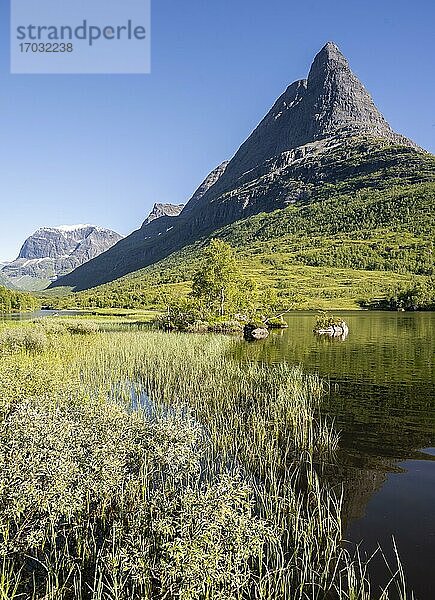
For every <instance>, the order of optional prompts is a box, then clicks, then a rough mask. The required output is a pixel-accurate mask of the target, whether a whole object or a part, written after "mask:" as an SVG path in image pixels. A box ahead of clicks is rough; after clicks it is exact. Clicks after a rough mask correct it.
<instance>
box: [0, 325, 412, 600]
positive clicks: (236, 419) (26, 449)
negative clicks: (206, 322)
mask: <svg viewBox="0 0 435 600" xmlns="http://www.w3.org/2000/svg"><path fill="white" fill-rule="evenodd" d="M41 328H42V329H44V328H45V331H44V335H45V336H46V337H47V339H48V340H49V341H48V344H47V346H46V347H45V349H43V350H42V351H41V352H40V353H29V352H27V351H26V350H25V349H23V348H21V349H18V350H17V351H16V352H15V353H14V354H11V353H6V354H5V355H4V357H3V359H2V361H1V362H0V412H1V415H2V418H1V425H0V441H1V455H0V553H1V560H2V561H3V562H2V563H0V565H1V564H2V565H3V566H2V572H1V574H0V597H1V598H2V599H3V598H5V599H6V598H8V600H9V599H12V598H25V599H29V600H30V599H32V600H37V599H38V600H42V599H48V598H50V599H53V600H54V599H61V598H62V599H63V598H65V599H69V598H77V599H87V598H90V599H93V600H94V599H95V600H100V599H101V600H102V599H107V600H109V599H111V600H115V599H116V600H124V599H125V600H127V599H138V600H147V599H151V598H153V599H154V598H157V599H163V598H166V599H170V598H179V599H180V600H194V599H198V600H200V599H213V600H215V599H216V600H229V599H248V598H249V599H251V598H258V599H264V600H266V599H271V600H274V599H275V600H278V599H279V600H281V599H286V598H289V599H290V598H292V599H315V598H319V599H320V598H325V597H329V596H330V597H331V598H333V597H343V598H349V599H356V598H361V599H363V600H364V599H365V598H368V597H369V596H370V594H369V595H367V593H368V592H367V589H368V579H367V575H366V571H365V567H364V565H363V563H362V562H361V561H360V560H359V559H358V558H357V557H356V558H353V557H351V556H350V554H349V553H348V552H347V551H346V550H344V548H343V547H342V544H341V539H342V531H341V496H340V493H339V491H338V492H337V491H336V490H333V489H332V488H331V487H330V486H329V485H328V484H327V483H326V482H323V480H322V476H321V468H320V467H319V465H321V463H322V461H323V460H325V459H326V460H327V461H329V462H331V461H333V460H334V455H335V451H336V449H337V445H338V436H337V434H336V433H335V432H334V430H333V428H332V426H331V425H330V424H328V423H327V422H325V421H324V420H323V419H322V417H321V416H320V404H321V401H322V395H323V393H324V390H323V384H322V382H321V381H320V380H319V379H318V378H317V377H316V376H307V375H304V374H303V373H302V371H301V370H300V369H299V368H295V367H292V366H290V365H288V364H279V365H263V364H243V363H240V362H239V361H237V360H236V358H235V354H236V347H237V344H238V342H237V341H236V340H234V339H231V338H228V337H224V336H216V335H182V334H165V333H160V332H148V331H144V332H141V331H135V332H133V331H125V330H124V331H110V332H101V331H100V332H98V331H97V330H96V329H93V330H92V331H87V333H88V334H89V335H85V336H82V335H80V336H77V335H74V334H73V333H72V330H71V328H68V326H66V325H64V323H63V324H62V326H60V327H59V328H57V326H56V323H55V321H52V322H51V324H50V325H45V324H43V325H42V326H41V325H39V324H35V325H34V326H33V328H30V329H29V331H34V332H41ZM26 329H27V328H26ZM398 577H399V575H398V574H395V576H394V581H396V580H397V579H398ZM402 587H403V586H402ZM401 589H402V588H401ZM382 594H384V595H382V596H379V597H380V598H382V600H385V598H387V597H388V591H386V592H382ZM370 597H371V596H370ZM405 597H406V593H405V595H404V596H403V598H405Z"/></svg>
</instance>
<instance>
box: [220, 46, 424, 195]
mask: <svg viewBox="0 0 435 600" xmlns="http://www.w3.org/2000/svg"><path fill="white" fill-rule="evenodd" d="M355 135H364V136H372V137H377V138H384V139H388V140H390V141H392V142H395V143H400V144H405V145H407V146H414V147H415V146H416V145H415V144H414V143H413V142H411V141H410V140H407V139H406V138H404V137H403V136H401V135H398V134H396V133H394V131H393V130H392V129H391V127H390V126H389V124H388V123H387V121H386V120H385V119H384V117H383V116H382V115H381V113H380V112H379V110H378V109H377V108H376V106H375V104H374V102H373V100H372V98H371V96H370V94H369V93H368V92H367V90H366V89H365V87H364V86H363V84H362V83H361V82H360V80H359V79H358V77H356V75H355V74H354V73H353V72H352V70H351V68H350V66H349V63H348V61H347V59H346V57H345V56H344V55H343V54H342V53H341V51H340V50H339V48H338V46H337V45H336V44H335V43H334V42H328V43H327V44H325V46H323V48H322V49H321V50H320V52H319V53H318V54H317V55H316V57H315V58H314V61H313V63H312V65H311V69H310V72H309V75H308V79H301V80H299V81H295V82H294V83H292V84H291V85H289V87H288V88H287V89H286V91H285V92H284V93H283V94H282V96H280V98H278V100H277V101H276V102H275V104H274V106H273V107H272V109H271V110H270V111H269V113H268V114H267V115H266V116H265V118H264V119H263V120H262V121H261V123H260V124H259V125H258V127H257V128H256V129H255V131H254V132H253V133H252V134H251V135H250V137H249V138H248V139H247V140H246V142H245V143H244V144H243V145H242V146H241V147H240V149H239V151H238V152H237V153H236V155H235V156H234V158H233V159H232V160H231V161H230V163H229V165H228V168H227V170H226V172H225V174H224V176H223V177H222V181H221V184H222V185H223V184H224V183H226V182H230V184H232V183H234V182H235V180H236V179H237V178H239V177H240V176H242V175H243V174H244V173H246V172H247V171H250V170H252V169H254V168H256V167H258V166H259V165H261V164H263V163H264V162H265V161H266V160H269V159H271V158H273V157H276V156H278V155H279V154H281V153H282V152H286V151H288V150H294V149H296V148H299V147H301V146H305V145H306V144H309V143H312V142H317V141H319V140H324V139H328V138H334V139H343V138H344V137H349V136H355Z"/></svg>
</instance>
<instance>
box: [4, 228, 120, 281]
mask: <svg viewBox="0 0 435 600" xmlns="http://www.w3.org/2000/svg"><path fill="white" fill-rule="evenodd" d="M121 239H122V236H121V235H119V234H118V233H116V232H114V231H111V230H110V229H104V228H102V227H95V226H93V225H64V226H60V227H42V228H41V229H38V230H37V231H36V232H35V233H34V234H32V235H31V236H30V237H29V238H27V240H26V241H25V242H24V244H23V245H22V247H21V250H20V252H19V255H18V258H17V259H16V260H14V261H13V262H10V263H7V264H5V265H4V266H3V269H2V274H3V275H4V276H6V277H7V278H8V279H9V280H10V281H11V282H12V283H13V284H15V285H16V286H18V287H25V288H27V289H38V288H39V287H41V285H40V283H39V282H44V281H46V280H51V281H54V280H56V279H57V278H58V277H59V276H61V275H65V274H67V273H69V272H71V271H73V270H74V269H75V268H77V267H79V266H80V265H82V264H84V263H86V262H87V261H89V260H91V259H93V258H95V257H97V256H98V255H100V254H101V253H102V252H105V251H106V250H108V249H109V248H111V247H112V246H113V245H114V244H116V243H117V242H119V240H121ZM32 280H35V281H32ZM32 284H34V287H33V288H32Z"/></svg>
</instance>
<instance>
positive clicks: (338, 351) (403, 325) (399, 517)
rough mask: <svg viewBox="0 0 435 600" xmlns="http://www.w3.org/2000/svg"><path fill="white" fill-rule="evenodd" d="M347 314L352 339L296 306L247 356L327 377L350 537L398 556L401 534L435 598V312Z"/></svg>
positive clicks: (427, 598) (385, 576)
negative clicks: (327, 329) (319, 328)
mask: <svg viewBox="0 0 435 600" xmlns="http://www.w3.org/2000/svg"><path fill="white" fill-rule="evenodd" d="M49 314H50V311H43V312H42V313H38V314H36V313H33V314H31V315H22V317H23V318H24V317H26V316H27V317H30V318H35V317H39V316H43V315H46V316H48V315H49ZM62 314H65V313H62ZM69 314H71V313H69ZM339 314H340V316H341V317H343V318H344V319H345V320H346V321H347V323H348V325H349V329H350V333H349V336H348V337H347V339H346V340H340V339H330V338H328V337H326V336H322V337H319V336H316V335H315V334H313V331H312V330H313V327H314V323H315V320H316V314H315V313H313V312H305V313H304V312H295V313H292V314H290V315H288V316H287V322H288V325H289V327H288V329H286V330H283V331H274V332H273V333H272V335H271V336H270V337H269V338H268V339H267V340H264V341H259V342H253V343H248V342H243V341H240V344H239V345H238V356H239V358H240V360H243V361H263V362H272V363H273V362H280V361H287V362H289V363H290V364H300V365H301V366H302V367H303V369H304V370H305V371H306V372H315V373H318V374H319V375H320V376H321V377H322V378H323V379H324V380H325V381H326V382H327V387H328V393H327V397H326V400H325V403H324V406H323V411H324V413H325V415H327V416H328V417H329V418H331V419H334V422H335V426H336V428H337V429H338V430H339V431H340V432H341V444H340V445H341V450H340V453H339V455H338V456H337V463H336V464H334V465H331V473H330V477H331V478H332V480H333V481H334V483H335V482H336V483H337V489H338V490H340V489H341V486H342V485H343V487H344V500H345V502H344V517H345V525H346V531H345V537H346V539H347V540H349V543H350V544H352V545H353V544H359V543H360V542H361V541H362V540H364V543H363V544H362V545H361V551H362V552H363V553H368V554H369V555H371V554H372V552H373V551H374V550H376V548H377V546H378V544H380V545H381V546H382V548H383V550H384V551H385V554H386V556H387V558H388V559H389V560H391V562H393V552H392V547H393V541H392V538H393V537H394V540H395V543H396V545H397V548H398V551H399V554H400V557H401V560H402V563H403V566H404V570H405V573H406V576H407V580H408V583H409V586H410V588H412V589H413V590H414V591H415V593H416V598H418V599H419V600H433V598H435V569H434V567H433V565H434V564H435V368H434V357H435V341H434V340H435V313H393V312H363V311H361V312H356V311H355V312H343V311H339ZM0 318H4V317H1V316H0ZM16 318H17V317H16ZM371 572H372V573H371V574H372V576H373V579H374V581H375V583H376V582H377V583H378V584H382V583H385V582H386V581H388V580H389V573H388V570H387V569H386V567H385V564H384V562H383V560H382V559H381V557H380V555H379V556H377V557H376V558H375V559H374V560H373V561H372V563H371Z"/></svg>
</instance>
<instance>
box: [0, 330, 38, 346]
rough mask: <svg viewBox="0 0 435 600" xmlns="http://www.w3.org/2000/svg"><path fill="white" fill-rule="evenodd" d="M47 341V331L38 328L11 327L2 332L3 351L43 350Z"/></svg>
mask: <svg viewBox="0 0 435 600" xmlns="http://www.w3.org/2000/svg"><path fill="white" fill-rule="evenodd" d="M47 343H48V339H47V336H46V335H45V333H44V332H43V331H40V330H38V329H36V328H30V327H22V328H11V329H5V330H4V331H2V332H0V351H3V352H20V351H26V352H42V351H43V350H45V348H46V347H47Z"/></svg>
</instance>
